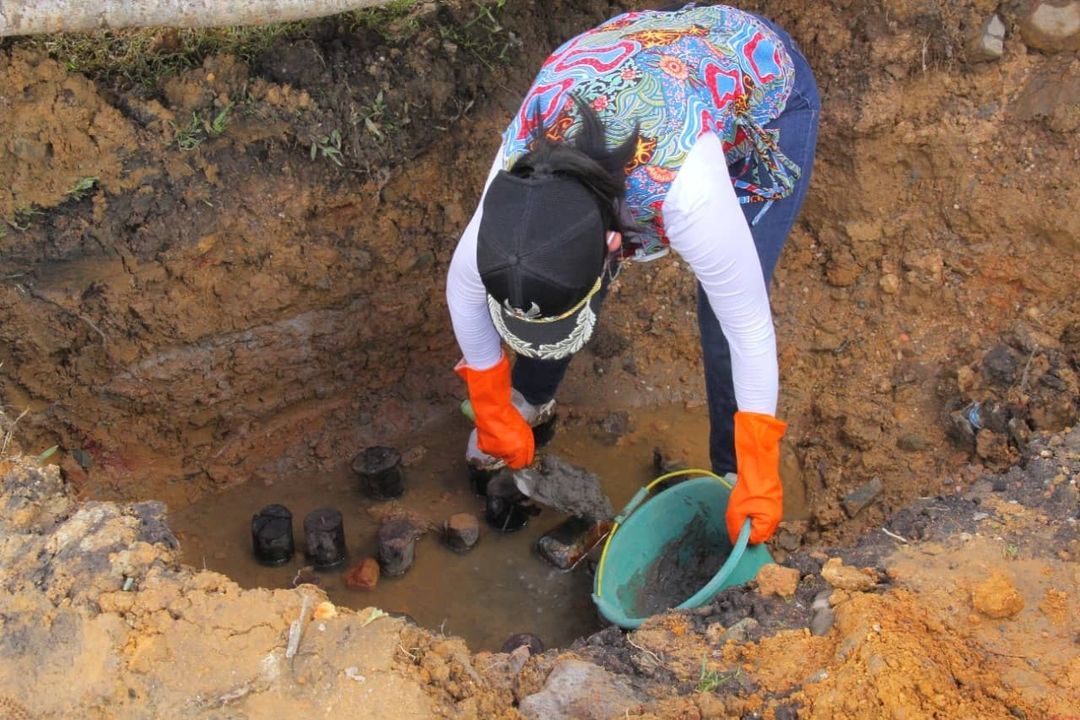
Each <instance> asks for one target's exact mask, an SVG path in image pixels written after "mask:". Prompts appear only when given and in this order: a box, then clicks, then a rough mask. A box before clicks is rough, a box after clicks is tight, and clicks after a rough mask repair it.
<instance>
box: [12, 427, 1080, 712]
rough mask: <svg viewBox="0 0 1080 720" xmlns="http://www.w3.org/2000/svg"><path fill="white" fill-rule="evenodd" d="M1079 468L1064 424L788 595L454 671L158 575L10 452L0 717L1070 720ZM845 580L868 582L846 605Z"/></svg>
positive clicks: (161, 529) (422, 644) (98, 515)
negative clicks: (1009, 464) (1005, 466)
mask: <svg viewBox="0 0 1080 720" xmlns="http://www.w3.org/2000/svg"><path fill="white" fill-rule="evenodd" d="M1048 474H1049V478H1050V479H1049V481H1047V477H1048ZM1078 474H1080V430H1074V431H1072V432H1071V433H1069V434H1058V435H1054V436H1049V437H1047V436H1042V435H1040V436H1038V437H1036V438H1034V439H1033V440H1032V443H1031V446H1030V447H1029V449H1028V451H1027V454H1026V455H1025V466H1024V467H1020V466H1015V467H1013V468H1010V470H1009V471H1008V472H1007V473H1005V474H1002V475H997V476H988V477H986V478H984V479H983V480H980V481H979V482H978V483H976V484H975V485H974V486H973V487H972V488H971V490H970V491H969V492H967V493H966V494H965V495H963V496H949V497H943V498H932V499H927V500H923V501H920V502H919V503H917V504H916V505H914V506H912V507H911V508H908V509H906V510H905V511H904V513H901V514H900V515H898V516H897V517H894V518H892V519H891V520H890V525H889V529H888V532H877V533H872V534H869V535H866V536H865V537H864V538H863V539H862V540H861V541H860V542H859V543H858V544H856V545H854V546H850V547H843V548H835V549H830V550H829V551H828V552H822V551H815V552H813V553H809V554H808V553H805V552H797V553H794V554H792V555H791V557H790V558H789V559H788V560H787V561H786V562H787V565H788V567H789V568H790V569H791V570H792V571H794V572H795V573H796V574H797V575H798V584H797V586H796V588H795V595H794V597H792V598H784V597H777V596H776V595H775V594H774V593H772V592H771V591H767V589H766V588H762V589H761V590H759V589H757V588H756V587H754V585H753V584H751V586H747V587H739V588H731V589H729V590H726V591H724V592H723V593H721V594H720V595H719V596H717V598H716V599H715V600H714V601H713V603H712V604H710V605H709V606H707V607H704V608H701V609H698V610H695V611H692V612H687V613H671V614H667V615H664V616H659V617H656V618H653V619H651V620H649V621H648V622H646V623H645V624H644V625H643V626H642V627H641V628H640V629H639V630H637V631H634V632H632V633H629V634H625V633H623V632H621V631H619V630H618V629H617V628H608V629H606V630H603V631H601V632H599V633H597V634H595V635H593V636H591V637H589V638H583V639H582V640H580V641H578V642H577V643H575V644H574V645H573V646H572V647H571V648H569V650H568V651H561V650H549V651H547V652H543V653H540V654H535V655H530V652H531V651H530V649H529V648H528V647H527V646H526V647H521V648H518V649H517V650H515V651H514V652H512V653H504V652H500V653H479V654H476V655H473V654H471V653H470V652H469V650H468V648H467V647H466V646H465V643H464V642H463V641H462V640H460V639H456V638H450V637H444V636H441V635H439V634H437V633H432V632H430V631H428V630H424V629H422V628H419V627H416V626H415V625H411V624H409V623H407V622H406V621H404V620H401V619H395V618H389V617H387V616H385V615H384V614H383V613H381V611H379V610H375V609H373V608H367V609H365V610H363V611H360V612H355V611H351V610H347V609H343V608H338V607H335V606H334V605H332V604H331V603H329V602H327V601H326V599H325V595H324V594H323V593H322V591H320V590H319V589H318V588H317V587H315V586H311V585H302V586H300V587H299V588H298V589H295V590H241V589H240V588H239V587H238V586H237V585H236V584H234V583H233V582H231V581H229V580H228V579H227V578H225V577H224V576H222V575H220V574H217V573H213V572H207V571H202V572H196V571H194V570H193V569H191V568H186V567H181V566H178V564H177V561H176V558H177V547H176V540H175V538H174V537H173V535H172V533H171V531H170V530H169V528H168V526H167V525H166V524H165V522H164V520H163V508H162V506H161V505H160V504H159V503H137V504H131V505H116V504H113V503H102V502H90V503H81V504H80V503H78V502H76V501H74V500H73V499H72V497H71V488H70V487H69V486H67V485H66V484H65V483H64V482H63V480H62V479H61V478H60V474H59V472H58V470H57V469H56V468H55V467H50V466H44V467H43V466H41V465H40V464H39V463H38V462H36V461H33V460H27V459H25V458H22V457H19V456H15V457H12V458H8V459H5V460H3V461H2V462H0V533H2V537H3V541H2V542H0V591H2V592H0V617H2V618H3V633H0V658H2V659H3V662H0V708H2V709H4V710H5V711H7V712H9V713H12V714H14V716H15V717H28V718H37V717H41V718H47V717H67V716H70V715H71V714H72V713H76V714H79V715H81V716H88V717H110V718H114V717H144V716H145V714H146V713H147V711H150V712H151V713H152V714H153V715H154V716H155V717H163V718H172V717H220V715H221V713H222V712H235V713H240V714H243V715H246V716H257V717H263V716H271V715H278V714H281V713H283V712H284V713H286V714H290V713H299V714H304V713H313V712H316V710H322V711H325V709H326V708H334V709H338V710H341V711H344V712H355V713H358V714H362V715H363V716H364V717H371V718H383V717H385V718H402V717H416V718H426V717H440V716H441V717H475V718H516V717H521V716H522V715H524V717H528V718H535V717H543V718H545V719H549V718H553V717H564V716H565V717H581V716H582V714H581V712H583V711H582V708H587V710H588V712H589V713H590V715H589V716H590V717H609V716H620V717H640V718H675V717H700V718H714V717H715V718H719V717H733V716H734V717H748V716H756V717H765V718H794V717H796V716H798V717H806V718H828V717H832V718H848V717H850V718H862V717H879V716H899V715H904V716H909V717H961V716H963V717H985V718H1011V717H1054V716H1056V715H1060V716H1066V715H1067V714H1068V713H1069V712H1072V709H1073V708H1075V707H1076V704H1077V702H1078V701H1080V696H1078V695H1077V687H1078V684H1077V682H1076V680H1077V672H1078V670H1080V651H1078V650H1077V648H1076V645H1075V642H1074V638H1075V637H1076V634H1077V633H1078V632H1080V624H1078V622H1080V620H1078V619H1077V618H1076V617H1075V613H1071V614H1070V613H1069V610H1070V609H1071V608H1072V607H1073V606H1075V599H1076V597H1077V596H1078V595H1080V585H1078V584H1077V577H1076V572H1075V570H1076V558H1077V555H1078V553H1080V531H1078V530H1077V528H1076V525H1075V522H1072V520H1073V517H1072V514H1073V513H1075V508H1076V506H1077V502H1078V498H1080V496H1078V490H1077V488H1076V485H1075V478H1076V476H1077V475H1078ZM1066 509H1067V510H1068V511H1067V512H1066V511H1065V510H1066ZM938 510H940V512H938ZM915 517H921V518H923V524H922V525H921V536H922V537H923V538H924V539H923V540H921V541H914V540H908V539H907V538H904V537H902V536H901V535H900V532H899V531H900V530H902V529H904V528H908V530H906V531H908V532H909V534H913V533H910V528H911V527H912V526H911V525H910V524H909V522H910V520H911V519H912V518H915ZM826 560H827V562H826ZM823 566H824V567H825V568H826V570H824V571H823ZM829 568H832V569H833V570H828V569H829ZM843 568H846V569H847V570H849V571H850V572H851V573H854V574H855V575H857V576H859V577H870V578H873V580H874V582H873V583H871V584H869V585H867V584H860V585H859V587H862V588H864V590H854V589H852V590H846V589H844V588H854V587H855V586H854V585H852V584H851V583H848V582H846V581H845V580H844V579H843V578H844V576H845V573H844V572H840V569H843ZM830 583H832V585H830ZM988 588H989V589H988ZM1002 591H1004V592H1002ZM766 592H768V594H766ZM987 593H990V594H993V595H995V596H996V597H1003V596H1005V595H1016V596H1018V597H1019V599H1020V602H1015V598H1014V601H1010V602H1009V603H1008V605H1009V608H1010V609H1009V612H1007V613H1003V614H997V613H994V612H991V613H989V614H987V612H986V610H985V609H986V608H987V607H998V606H999V605H1000V603H996V602H995V603H990V604H989V605H988V604H987V603H986V599H987ZM999 615H1000V616H999ZM821 618H825V622H822V621H821ZM42 687H48V688H49V689H50V690H49V692H47V693H45V692H41V688H42ZM609 711H610V712H609ZM560 713H561V714H560ZM566 713H569V714H566Z"/></svg>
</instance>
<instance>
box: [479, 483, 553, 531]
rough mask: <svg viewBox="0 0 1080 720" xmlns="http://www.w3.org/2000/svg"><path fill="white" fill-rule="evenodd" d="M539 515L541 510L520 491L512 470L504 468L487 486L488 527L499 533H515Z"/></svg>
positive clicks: (486, 510) (486, 515) (486, 509)
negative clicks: (534, 516) (530, 502)
mask: <svg viewBox="0 0 1080 720" xmlns="http://www.w3.org/2000/svg"><path fill="white" fill-rule="evenodd" d="M539 513H540V508H538V507H536V506H535V505H530V504H529V499H528V498H527V497H526V496H525V495H523V494H522V493H521V491H520V490H518V488H517V485H516V484H515V483H514V475H513V473H512V472H511V471H510V470H507V469H505V468H504V469H502V470H500V471H498V472H497V473H495V475H494V477H492V478H491V480H490V482H489V483H488V485H487V498H486V501H485V508H484V519H485V520H487V524H488V525H490V526H491V527H493V528H495V529H496V530H498V531H499V532H514V531H516V530H520V529H521V528H523V527H525V526H526V525H528V524H529V518H531V517H532V516H533V515H538V514H539Z"/></svg>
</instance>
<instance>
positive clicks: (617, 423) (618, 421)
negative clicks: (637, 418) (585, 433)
mask: <svg viewBox="0 0 1080 720" xmlns="http://www.w3.org/2000/svg"><path fill="white" fill-rule="evenodd" d="M633 429H634V424H633V422H632V421H631V420H630V413H628V412H626V411H625V410H618V411H616V412H613V413H611V414H609V415H607V416H606V417H604V418H603V419H601V420H600V421H599V422H598V423H596V424H595V426H594V433H593V434H594V435H595V436H596V439H597V440H598V441H600V442H602V443H604V444H605V445H615V444H616V443H617V442H618V441H619V439H620V438H621V437H622V436H623V435H626V434H627V433H629V432H631V431H632V430H633Z"/></svg>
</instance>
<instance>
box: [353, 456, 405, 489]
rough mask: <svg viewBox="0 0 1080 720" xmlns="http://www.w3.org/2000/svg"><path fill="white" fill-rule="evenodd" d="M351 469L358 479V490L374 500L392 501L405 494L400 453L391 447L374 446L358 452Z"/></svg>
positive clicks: (403, 472)
mask: <svg viewBox="0 0 1080 720" xmlns="http://www.w3.org/2000/svg"><path fill="white" fill-rule="evenodd" d="M352 469H353V472H355V473H356V475H357V477H358V478H359V479H360V489H361V490H362V491H363V492H364V494H365V495H367V496H369V497H371V498H374V499H375V500H392V499H393V498H399V497H401V496H402V495H403V494H404V493H405V471H404V470H403V469H402V467H401V453H399V452H398V451H397V450H395V449H394V448H392V447H385V446H382V445H376V446H374V447H369V448H367V449H365V450H362V451H360V452H359V453H357V454H356V457H354V458H353V460H352Z"/></svg>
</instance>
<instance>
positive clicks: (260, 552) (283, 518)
mask: <svg viewBox="0 0 1080 720" xmlns="http://www.w3.org/2000/svg"><path fill="white" fill-rule="evenodd" d="M251 544H252V549H253V550H254V551H255V560H256V561H257V562H258V563H259V564H260V565H269V566H271V567H276V566H278V565H284V564H285V563H287V562H289V560H292V556H293V552H294V551H295V550H296V546H295V544H294V542H293V531H292V513H291V512H289V509H288V508H287V507H285V506H284V505H267V506H266V507H264V508H263V509H262V510H260V511H259V513H258V514H257V515H252V516H251Z"/></svg>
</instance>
